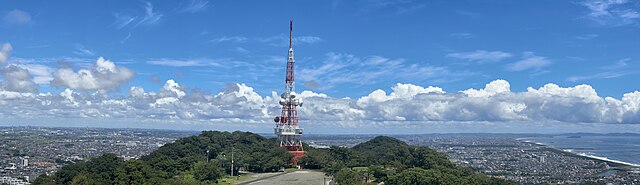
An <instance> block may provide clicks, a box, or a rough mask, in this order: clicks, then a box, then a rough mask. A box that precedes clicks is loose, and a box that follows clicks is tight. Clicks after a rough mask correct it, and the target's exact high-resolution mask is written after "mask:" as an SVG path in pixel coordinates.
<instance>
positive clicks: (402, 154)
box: [33, 131, 509, 185]
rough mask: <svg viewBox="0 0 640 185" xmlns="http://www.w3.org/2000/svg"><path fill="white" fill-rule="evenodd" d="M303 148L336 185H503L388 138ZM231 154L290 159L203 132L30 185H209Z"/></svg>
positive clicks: (270, 161) (241, 135)
mask: <svg viewBox="0 0 640 185" xmlns="http://www.w3.org/2000/svg"><path fill="white" fill-rule="evenodd" d="M306 149H307V155H306V156H305V157H303V158H301V159H300V163H301V165H303V166H304V167H305V168H310V169H321V170H323V171H325V172H326V173H327V174H329V175H334V177H335V178H336V180H337V182H338V183H340V184H366V183H365V182H364V181H363V179H365V177H371V178H372V179H375V181H376V182H385V184H509V182H506V181H502V180H499V179H495V178H490V177H488V176H485V175H482V174H479V173H475V172H473V171H471V170H470V169H467V168H461V167H458V166H456V165H454V164H453V163H451V162H449V160H448V159H447V157H446V155H444V154H441V153H438V152H436V151H434V150H432V149H429V148H427V147H417V146H410V145H407V144H406V143H405V142H402V141H400V140H398V139H395V138H392V137H386V136H378V137H376V138H374V139H372V140H370V141H367V142H364V143H361V144H358V145H356V146H354V147H353V148H341V147H332V148H329V149H314V148H311V147H308V146H307V147H306ZM232 150H233V153H234V159H235V160H234V162H235V163H234V164H235V166H234V171H237V170H238V169H239V168H244V169H245V170H247V171H252V172H258V173H259V172H273V171H277V170H279V168H281V167H284V166H287V165H288V164H287V163H288V161H290V159H291V158H292V157H293V155H291V154H289V153H288V152H287V151H286V150H284V149H282V148H280V147H278V146H277V144H276V141H275V139H267V138H264V137H262V136H259V135H257V134H253V133H249V132H238V131H237V132H233V133H230V132H218V131H204V132H202V133H201V134H200V135H197V136H191V137H186V138H182V139H179V140H176V141H175V142H173V143H169V144H166V145H164V146H162V147H160V148H159V149H158V150H156V151H154V152H152V153H151V154H149V155H146V156H143V157H142V158H140V159H138V160H129V161H124V160H123V159H122V158H119V157H117V156H115V155H114V154H105V155H103V156H101V157H97V158H94V159H91V160H89V161H86V162H79V163H76V164H71V165H68V166H65V167H63V168H61V169H59V170H58V172H56V173H55V174H53V175H51V176H47V175H41V176H39V177H38V178H37V179H36V181H35V182H34V183H33V184H36V185H38V184H211V183H215V182H216V180H218V179H220V178H221V177H223V176H224V175H225V174H229V173H230V170H231V169H230V164H231V153H232ZM207 151H208V152H207ZM360 171H367V173H368V174H369V175H364V174H361V173H360ZM370 183H372V182H370Z"/></svg>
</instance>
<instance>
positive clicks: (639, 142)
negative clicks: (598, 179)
mask: <svg viewBox="0 0 640 185" xmlns="http://www.w3.org/2000/svg"><path fill="white" fill-rule="evenodd" d="M525 140H528V141H530V142H535V143H538V144H542V145H546V146H549V147H552V148H556V149H560V150H563V151H566V152H571V153H574V154H578V155H582V156H585V157H590V158H596V159H600V160H606V161H611V162H615V163H622V164H627V165H631V166H636V167H640V134H567V135H551V136H549V135H547V136H536V137H528V138H526V139H525Z"/></svg>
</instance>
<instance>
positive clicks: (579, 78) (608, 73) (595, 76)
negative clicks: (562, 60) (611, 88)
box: [567, 71, 629, 82]
mask: <svg viewBox="0 0 640 185" xmlns="http://www.w3.org/2000/svg"><path fill="white" fill-rule="evenodd" d="M628 74H629V72H620V71H606V72H601V73H596V74H592V75H586V76H571V77H569V78H567V81H570V82H578V81H585V80H591V79H606V78H617V77H621V76H625V75H628Z"/></svg>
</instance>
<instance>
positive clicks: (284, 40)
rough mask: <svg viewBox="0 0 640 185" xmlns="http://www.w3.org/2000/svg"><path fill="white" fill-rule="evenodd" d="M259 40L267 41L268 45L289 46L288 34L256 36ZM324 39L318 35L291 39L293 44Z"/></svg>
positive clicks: (309, 42) (311, 42) (313, 42)
mask: <svg viewBox="0 0 640 185" xmlns="http://www.w3.org/2000/svg"><path fill="white" fill-rule="evenodd" d="M257 40H258V41H259V42H263V43H267V44H268V45H270V46H277V47H281V46H289V36H288V35H287V36H285V35H278V36H273V37H266V38H258V39H257ZM322 41H324V40H323V39H322V38H320V37H316V36H294V37H293V38H292V40H291V42H292V44H293V45H301V44H315V43H320V42H322Z"/></svg>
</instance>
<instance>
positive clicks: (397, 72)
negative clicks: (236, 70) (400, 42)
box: [297, 53, 470, 89]
mask: <svg viewBox="0 0 640 185" xmlns="http://www.w3.org/2000/svg"><path fill="white" fill-rule="evenodd" d="M313 63H314V64H315V65H312V66H311V67H307V66H305V68H302V69H301V70H299V73H298V74H299V76H298V77H297V78H298V79H301V80H302V81H304V82H305V83H306V82H313V83H312V84H309V85H312V86H314V87H318V89H329V88H333V87H335V86H337V85H342V84H355V85H361V84H371V83H376V82H380V81H381V80H382V79H384V80H395V81H406V80H415V81H423V80H430V81H447V80H456V79H459V78H464V77H466V76H468V75H470V73H468V72H459V71H458V72H451V71H449V70H448V69H447V68H446V67H438V66H429V65H422V64H410V63H408V62H406V61H405V60H404V59H391V58H386V57H382V56H369V57H356V56H354V55H349V54H339V53H328V54H327V55H326V58H325V59H324V60H323V61H321V62H313Z"/></svg>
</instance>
